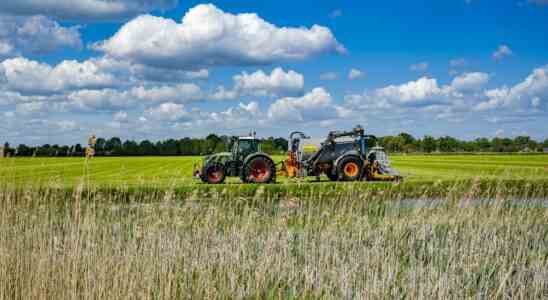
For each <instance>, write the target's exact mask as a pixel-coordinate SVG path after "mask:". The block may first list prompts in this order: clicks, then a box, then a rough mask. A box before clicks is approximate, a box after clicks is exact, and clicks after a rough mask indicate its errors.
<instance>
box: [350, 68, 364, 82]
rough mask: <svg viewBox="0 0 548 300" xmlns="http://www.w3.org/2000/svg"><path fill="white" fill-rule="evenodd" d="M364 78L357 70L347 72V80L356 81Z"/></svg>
mask: <svg viewBox="0 0 548 300" xmlns="http://www.w3.org/2000/svg"><path fill="white" fill-rule="evenodd" d="M363 76H364V74H363V72H362V71H360V70H358V69H350V71H349V72H348V79H350V80H356V79H359V78H362V77H363Z"/></svg>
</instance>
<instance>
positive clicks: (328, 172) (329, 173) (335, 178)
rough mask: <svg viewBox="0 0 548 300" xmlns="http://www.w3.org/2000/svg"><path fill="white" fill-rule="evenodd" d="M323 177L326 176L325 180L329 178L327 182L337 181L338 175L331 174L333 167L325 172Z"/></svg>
mask: <svg viewBox="0 0 548 300" xmlns="http://www.w3.org/2000/svg"><path fill="white" fill-rule="evenodd" d="M325 176H327V178H329V180H331V181H337V180H339V175H338V174H336V173H333V167H331V168H329V169H328V170H326V171H325Z"/></svg>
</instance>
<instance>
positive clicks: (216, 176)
mask: <svg viewBox="0 0 548 300" xmlns="http://www.w3.org/2000/svg"><path fill="white" fill-rule="evenodd" d="M201 179H202V181H203V182H204V183H209V184H221V183H223V182H224V181H225V179H226V170H225V167H224V166H223V165H222V164H220V163H211V164H208V165H206V166H205V167H204V168H203V172H202V176H201Z"/></svg>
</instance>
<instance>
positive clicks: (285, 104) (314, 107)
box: [268, 88, 332, 121]
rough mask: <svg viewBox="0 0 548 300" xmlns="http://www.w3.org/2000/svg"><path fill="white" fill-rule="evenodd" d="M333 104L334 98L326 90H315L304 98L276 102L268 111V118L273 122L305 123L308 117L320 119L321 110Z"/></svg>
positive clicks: (290, 98)
mask: <svg viewBox="0 0 548 300" xmlns="http://www.w3.org/2000/svg"><path fill="white" fill-rule="evenodd" d="M331 102H332V97H331V95H330V94H329V93H328V92H327V91H326V90H325V89H323V88H315V89H313V90H312V91H311V92H309V93H307V94H305V95H304V96H302V97H287V98H281V99H278V100H276V101H275V102H274V103H272V104H271V105H270V107H269V109H268V117H269V119H271V120H284V121H304V120H305V119H306V118H305V117H307V116H309V117H320V115H321V113H322V112H321V110H322V109H324V108H326V107H328V106H329V105H330V104H331ZM314 114H315V115H316V116H313V115H314Z"/></svg>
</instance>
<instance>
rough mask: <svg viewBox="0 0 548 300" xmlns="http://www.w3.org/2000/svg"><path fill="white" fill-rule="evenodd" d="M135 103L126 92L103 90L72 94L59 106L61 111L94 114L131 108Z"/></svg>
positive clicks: (81, 91) (82, 91)
mask: <svg viewBox="0 0 548 300" xmlns="http://www.w3.org/2000/svg"><path fill="white" fill-rule="evenodd" d="M135 103H136V100H135V99H134V97H132V95H131V94H130V93H129V92H127V91H117V90H114V89H103V90H79V91H75V92H72V93H70V94H68V95H67V96H66V101H65V102H63V103H61V104H60V105H61V109H62V110H69V111H83V112H96V111H116V110H119V109H124V108H131V107H132V106H133V105H135Z"/></svg>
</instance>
